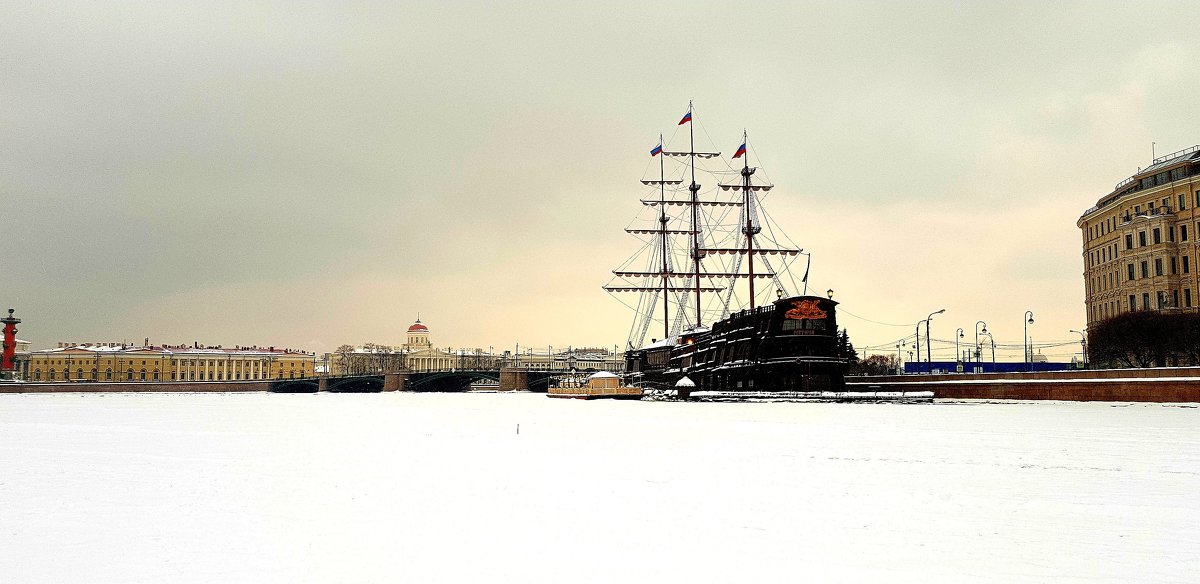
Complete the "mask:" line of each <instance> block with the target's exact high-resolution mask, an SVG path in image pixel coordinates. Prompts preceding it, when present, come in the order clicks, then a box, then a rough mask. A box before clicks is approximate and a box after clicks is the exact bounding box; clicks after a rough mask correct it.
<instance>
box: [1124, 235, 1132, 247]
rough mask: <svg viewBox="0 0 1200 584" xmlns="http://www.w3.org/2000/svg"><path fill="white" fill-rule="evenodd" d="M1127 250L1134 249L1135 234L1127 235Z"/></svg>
mask: <svg viewBox="0 0 1200 584" xmlns="http://www.w3.org/2000/svg"><path fill="white" fill-rule="evenodd" d="M1125 249H1133V234H1132V233H1126V234H1125Z"/></svg>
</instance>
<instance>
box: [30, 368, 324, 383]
mask: <svg viewBox="0 0 1200 584" xmlns="http://www.w3.org/2000/svg"><path fill="white" fill-rule="evenodd" d="M75 373H76V375H75V377H71V371H70V370H69V369H63V371H62V381H70V380H72V379H74V380H76V381H89V380H90V381H99V380H100V377H99V372H98V371H96V370H95V369H92V370H91V376H90V377H84V371H83V369H77V370H76V372H75ZM57 375H58V371H57V370H56V369H54V368H51V369H50V370H49V372H48V376H47V377H46V381H57V380H58V377H57ZM149 375H150V378H149V379H147V372H146V370H145V369H142V370H141V371H140V372H138V373H137V379H136V380H135V379H134V376H135V373H134V371H133V369H129V370H127V371H125V380H126V381H158V380H159V379H158V371H152V372H150V374H149ZM304 375H305V372H304V371H301V372H300V377H299V378H300V379H304ZM283 378H284V377H283V372H282V371H280V372H278V377H276V379H283ZM287 378H288V379H296V372H295V371H289V372H288V376H287ZM250 379H252V377H251V376H250V375H249V374H247V375H246V380H250ZM259 379H263V378H259ZM33 380H34V381H41V380H42V370H41V369H34V370H33ZM104 380H105V381H112V380H113V370H112V369H106V370H105V371H104ZM233 380H238V381H241V380H242V374H241V373H238V374H236V375H230V376H229V381H233ZM171 381H225V379H224V376H223V375H222V374H221V373H220V372H218V373H217V374H216V375H213V376H206V375H204V372H200V374H199V375H196V374H189V375H180V374H177V373H174V372H172V373H171Z"/></svg>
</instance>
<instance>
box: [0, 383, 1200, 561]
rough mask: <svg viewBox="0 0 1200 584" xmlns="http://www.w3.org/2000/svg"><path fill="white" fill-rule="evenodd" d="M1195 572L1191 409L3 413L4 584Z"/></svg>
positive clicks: (659, 407)
mask: <svg viewBox="0 0 1200 584" xmlns="http://www.w3.org/2000/svg"><path fill="white" fill-rule="evenodd" d="M518 424H519V425H520V434H518V433H517V425H518ZM1197 550H1200V409H1196V408H1193V407H1187V406H1179V405H1160V404H1135V405H1129V404H1105V403H1055V402H1044V403H1036V404H1032V403H1025V404H984V403H970V404H965V403H937V404H927V405H896V404H892V405H866V404H851V405H840V404H680V403H642V402H613V401H595V402H579V401H571V400H551V399H547V398H546V397H544V396H541V395H498V394H475V395H464V394H373V395H349V394H320V395H267V394H244V395H237V394H229V395H207V394H165V395H164V394H143V395H137V394H94V395H78V394H51V395H0V581H4V582H155V583H157V582H205V583H208V582H222V583H228V582H606V583H612V582H660V583H663V582H782V581H788V582H807V581H821V582H864V581H873V582H922V583H928V582H1129V581H1141V582H1196V581H1197V580H1196V579H1197V575H1198V574H1200V553H1198V552H1197Z"/></svg>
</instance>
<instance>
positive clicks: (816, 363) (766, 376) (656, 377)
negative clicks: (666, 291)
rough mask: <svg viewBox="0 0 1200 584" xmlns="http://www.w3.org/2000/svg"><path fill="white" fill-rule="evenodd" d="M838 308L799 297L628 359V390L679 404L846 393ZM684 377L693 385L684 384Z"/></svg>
mask: <svg viewBox="0 0 1200 584" xmlns="http://www.w3.org/2000/svg"><path fill="white" fill-rule="evenodd" d="M836 306H837V302H834V301H833V300H831V299H828V298H821V297H818V296H793V297H790V298H783V299H780V300H777V301H775V302H774V303H772V304H771V305H769V306H760V307H758V308H755V309H753V310H742V311H740V312H735V313H733V314H732V315H730V316H729V318H726V319H724V320H722V321H719V322H717V323H714V324H713V326H712V328H711V329H709V330H699V331H694V332H691V333H685V334H683V335H680V336H679V337H677V338H675V339H670V340H666V341H659V342H656V343H651V344H650V345H648V346H646V347H643V348H640V349H634V350H630V351H627V352H626V353H625V365H626V372H627V377H628V382H629V383H630V384H632V385H636V386H639V387H642V388H643V389H644V390H645V391H646V392H647V395H651V394H654V393H656V392H670V395H671V397H677V398H679V399H689V398H690V399H704V398H719V397H729V398H734V399H736V398H738V397H745V398H755V397H759V398H766V399H770V398H771V397H773V396H779V397H786V396H791V397H805V396H814V395H815V394H824V393H829V392H841V391H843V390H844V387H845V372H846V361H845V359H844V358H842V356H841V355H839V354H838V343H837V331H838V328H837V318H836V310H835V309H836ZM684 377H686V378H687V379H688V380H690V382H691V383H693V384H694V386H690V385H688V381H683V383H682V384H681V383H680V382H681V380H683V379H684Z"/></svg>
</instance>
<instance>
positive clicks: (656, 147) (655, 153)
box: [650, 144, 662, 156]
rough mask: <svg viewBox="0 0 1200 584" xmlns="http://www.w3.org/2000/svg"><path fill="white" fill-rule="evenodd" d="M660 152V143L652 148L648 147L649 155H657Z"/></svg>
mask: <svg viewBox="0 0 1200 584" xmlns="http://www.w3.org/2000/svg"><path fill="white" fill-rule="evenodd" d="M660 152H662V144H659V145H658V146H655V147H654V148H651V149H650V156H658V154H659V153H660Z"/></svg>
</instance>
